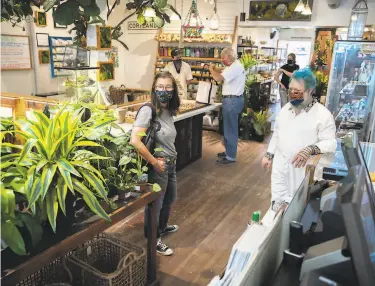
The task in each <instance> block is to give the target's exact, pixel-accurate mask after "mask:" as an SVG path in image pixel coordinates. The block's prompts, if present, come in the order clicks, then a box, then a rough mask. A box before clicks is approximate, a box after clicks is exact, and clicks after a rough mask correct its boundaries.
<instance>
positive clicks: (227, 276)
mask: <svg viewBox="0 0 375 286" xmlns="http://www.w3.org/2000/svg"><path fill="white" fill-rule="evenodd" d="M337 142H338V146H339V148H338V150H337V151H336V153H334V154H324V155H319V156H315V157H312V158H311V159H310V160H309V162H308V168H307V170H309V171H308V172H307V174H306V177H305V179H304V181H303V182H302V184H301V185H300V187H299V189H298V190H297V192H296V194H295V196H294V198H293V200H292V201H291V203H290V204H289V206H288V208H287V209H286V211H285V212H284V213H283V214H280V213H275V212H274V211H272V210H271V209H270V210H268V212H267V213H266V214H265V216H264V217H263V219H262V222H261V225H258V224H254V225H250V226H248V227H247V229H246V231H245V232H244V233H243V234H242V236H241V237H240V238H239V240H238V241H237V242H236V243H235V244H234V246H233V249H232V253H231V256H230V258H229V261H228V264H227V267H226V271H225V273H224V275H223V276H222V277H219V276H216V277H215V278H214V279H213V280H212V281H211V283H210V284H209V286H221V285H232V286H237V285H243V286H245V285H252V286H258V285H277V286H281V285H285V286H293V285H296V286H297V285H321V284H300V283H301V282H302V279H303V278H302V276H301V273H302V272H301V271H305V272H306V265H305V266H302V267H301V264H302V261H304V260H303V259H304V257H305V254H304V253H309V254H308V255H311V251H310V252H309V251H308V249H309V250H310V248H311V247H315V245H320V243H326V244H327V245H328V246H330V245H331V246H332V245H333V246H339V247H341V246H342V244H343V242H342V240H343V238H342V237H343V236H345V233H346V232H345V228H344V224H343V222H342V218H341V213H340V207H339V206H338V203H337V200H338V199H337V197H338V195H337V194H336V187H337V186H338V185H339V184H336V183H335V182H334V181H326V180H322V178H323V170H324V168H327V167H328V168H333V166H336V167H337V166H340V165H341V167H340V168H341V169H342V172H344V171H345V172H346V173H345V174H344V176H347V175H348V171H347V170H348V168H347V167H346V160H347V158H345V159H344V155H343V152H342V150H341V140H340V139H338V141H337ZM361 149H362V154H363V159H364V161H365V162H366V165H367V168H368V172H370V173H371V172H375V144H373V143H361ZM345 156H346V157H347V156H348V155H345ZM362 165H363V164H362ZM352 169H353V168H352ZM352 169H351V172H353V170H352ZM364 170H365V169H364ZM365 172H366V176H368V174H367V171H365ZM316 180H317V181H319V182H321V183H324V187H321V189H319V188H320V185H319V183H316V182H317V181H316ZM372 184H374V182H373V183H372ZM370 185H371V184H370ZM370 185H368V183H365V182H364V181H363V186H364V187H363V188H362V187H359V189H364V188H365V186H366V187H368V188H369V189H371V187H369V186H370ZM357 189H358V188H357ZM316 190H318V192H317V191H316ZM323 190H324V191H323ZM372 192H373V189H372ZM369 196H370V197H371V196H373V197H375V195H374V194H372V195H371V194H369ZM323 214H324V216H323ZM291 222H296V223H294V226H296V228H293V227H292V226H291ZM299 231H300V232H299ZM311 233H313V235H312V236H311ZM340 239H341V240H340ZM293 241H294V242H296V241H297V242H299V244H298V243H297V244H294V245H293ZM340 243H341V244H340ZM296 245H297V246H296ZM306 245H308V246H309V247H310V248H308V247H307V246H306ZM298 247H301V248H303V247H305V248H304V252H303V254H301V255H300V256H298V255H294V254H293V255H291V256H290V255H288V254H286V252H285V251H287V250H289V249H290V248H298ZM301 253H302V252H301ZM306 255H307V254H306ZM308 255H307V256H308ZM290 257H293V259H292V260H293V261H292V262H291V261H290V259H289V258H290ZM307 258H310V257H309V256H308V257H307ZM328 261H329V259H328ZM320 263H322V262H321V261H320ZM308 267H312V266H311V263H310V265H309V266H308ZM343 269H344V268H343ZM306 273H308V272H306ZM306 275H307V274H306ZM352 276H353V275H352ZM354 276H355V275H354ZM306 277H307V276H306ZM306 277H305V278H306ZM308 277H310V276H308ZM310 278H311V277H310ZM310 278H309V279H310ZM306 279H307V278H306ZM311 279H312V278H311ZM348 279H352V277H349V278H348ZM348 281H350V280H348ZM322 285H323V284H322ZM332 285H336V284H332ZM340 285H341V284H340ZM343 285H347V284H343ZM348 285H359V284H348Z"/></svg>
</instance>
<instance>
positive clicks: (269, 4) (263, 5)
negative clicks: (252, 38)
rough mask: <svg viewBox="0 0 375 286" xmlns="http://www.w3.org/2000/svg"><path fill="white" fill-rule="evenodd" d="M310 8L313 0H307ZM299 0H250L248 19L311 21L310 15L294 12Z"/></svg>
mask: <svg viewBox="0 0 375 286" xmlns="http://www.w3.org/2000/svg"><path fill="white" fill-rule="evenodd" d="M307 1H308V2H309V5H310V8H311V10H312V9H313V2H314V1H313V0H307ZM298 2H299V0H291V1H250V11H249V15H250V16H249V19H250V21H311V15H303V14H302V13H300V12H294V9H295V8H296V7H297V5H298Z"/></svg>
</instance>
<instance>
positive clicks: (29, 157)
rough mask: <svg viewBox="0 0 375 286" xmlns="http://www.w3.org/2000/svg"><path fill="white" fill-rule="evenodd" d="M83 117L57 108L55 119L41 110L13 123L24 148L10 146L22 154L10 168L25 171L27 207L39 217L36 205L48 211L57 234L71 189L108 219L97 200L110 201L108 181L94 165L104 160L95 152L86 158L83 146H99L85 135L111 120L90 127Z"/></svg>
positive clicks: (14, 160)
mask: <svg viewBox="0 0 375 286" xmlns="http://www.w3.org/2000/svg"><path fill="white" fill-rule="evenodd" d="M82 115H83V111H82V110H76V111H71V110H68V109H66V107H63V108H61V109H60V110H58V112H57V114H56V115H55V116H53V118H51V119H50V118H48V117H47V116H46V115H45V114H44V113H42V112H39V111H33V112H32V116H31V118H30V119H19V120H17V121H16V122H15V126H16V127H17V128H18V130H19V131H15V132H16V133H17V134H18V135H19V136H22V137H23V138H24V139H25V140H26V142H25V144H24V145H23V146H19V145H13V144H8V146H9V147H12V148H14V149H17V150H19V152H17V153H13V154H12V158H11V159H9V161H8V165H10V166H16V167H23V168H25V175H26V176H25V178H26V181H25V183H24V185H23V186H21V187H23V189H24V193H25V195H26V197H27V201H28V208H29V209H30V210H31V211H32V213H33V214H36V212H37V206H38V207H40V208H41V209H45V210H46V213H47V218H48V221H49V223H50V225H51V227H52V229H53V230H54V231H56V217H57V213H58V211H59V207H60V210H61V211H62V212H63V213H64V214H65V213H66V206H65V199H66V196H67V192H68V191H70V192H72V194H73V195H75V196H77V195H79V196H82V198H83V199H84V201H85V202H86V204H87V205H88V207H89V208H90V209H91V211H93V212H94V213H96V214H97V215H98V216H100V217H102V218H104V219H107V220H109V217H108V215H107V214H106V213H105V211H104V210H103V208H102V207H101V206H100V204H99V202H98V197H99V198H101V199H103V200H105V201H107V202H108V198H107V191H106V188H105V187H104V178H103V176H102V174H101V173H100V171H99V170H98V169H96V168H95V167H94V166H93V165H92V164H91V163H90V161H91V160H97V159H104V157H101V156H97V155H96V154H95V153H93V152H89V154H87V152H88V151H86V150H84V149H83V148H84V147H87V146H95V147H100V145H99V144H98V143H96V142H94V141H92V140H90V139H87V136H86V135H87V134H93V133H95V132H100V130H101V129H102V128H104V127H105V126H107V125H108V124H110V123H111V122H112V121H110V120H108V121H104V122H100V123H99V124H97V125H95V126H89V124H87V123H86V122H85V123H82V121H81V118H82ZM82 153H85V156H82V155H83V154H82ZM15 189H16V188H15ZM16 191H17V190H16Z"/></svg>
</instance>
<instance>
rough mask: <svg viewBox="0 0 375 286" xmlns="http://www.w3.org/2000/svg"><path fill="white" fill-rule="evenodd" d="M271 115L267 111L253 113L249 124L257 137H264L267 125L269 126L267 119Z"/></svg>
mask: <svg viewBox="0 0 375 286" xmlns="http://www.w3.org/2000/svg"><path fill="white" fill-rule="evenodd" d="M271 115H272V113H269V111H268V109H267V110H266V111H259V112H254V114H253V118H252V119H251V123H252V124H253V126H254V129H255V132H256V133H257V134H258V135H264V134H265V133H266V131H267V125H269V122H268V119H269V118H270V117H271Z"/></svg>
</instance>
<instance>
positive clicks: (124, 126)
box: [111, 103, 222, 136]
mask: <svg viewBox="0 0 375 286" xmlns="http://www.w3.org/2000/svg"><path fill="white" fill-rule="evenodd" d="M221 105H222V103H213V104H211V105H208V106H206V107H202V108H199V109H196V110H193V111H189V112H186V113H183V114H179V115H177V116H173V119H174V122H177V121H180V120H184V119H186V118H189V117H193V116H195V115H198V114H202V113H206V112H209V111H212V110H215V109H217V108H218V107H220V106H221ZM118 125H119V126H120V127H121V128H122V129H123V130H124V131H125V132H128V131H130V130H131V129H132V127H133V124H131V123H118ZM111 134H112V135H113V136H120V135H121V134H122V131H121V130H120V129H112V131H111Z"/></svg>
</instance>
